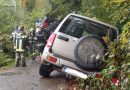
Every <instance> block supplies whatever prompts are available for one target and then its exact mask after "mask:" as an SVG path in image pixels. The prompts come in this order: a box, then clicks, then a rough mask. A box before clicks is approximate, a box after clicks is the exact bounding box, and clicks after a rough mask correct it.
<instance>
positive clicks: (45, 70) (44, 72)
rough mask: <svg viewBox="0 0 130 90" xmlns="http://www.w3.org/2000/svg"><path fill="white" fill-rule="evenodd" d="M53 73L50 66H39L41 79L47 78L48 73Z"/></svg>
mask: <svg viewBox="0 0 130 90" xmlns="http://www.w3.org/2000/svg"><path fill="white" fill-rule="evenodd" d="M52 71H53V67H52V65H45V64H41V65H40V68H39V74H40V75H41V76H43V77H49V76H50V73H51V72H52Z"/></svg>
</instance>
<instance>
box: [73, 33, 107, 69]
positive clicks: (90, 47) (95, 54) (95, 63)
mask: <svg viewBox="0 0 130 90" xmlns="http://www.w3.org/2000/svg"><path fill="white" fill-rule="evenodd" d="M88 42H89V43H88ZM106 51H107V45H106V43H105V41H104V40H103V39H102V38H100V37H99V36H96V35H91V34H88V35H86V36H84V37H82V38H80V39H79V41H78V42H77V44H76V46H75V48H74V56H75V59H76V61H75V64H76V65H77V66H78V67H80V68H82V69H84V70H94V71H95V70H96V71H97V70H101V69H102V68H103V63H102V62H101V60H100V58H101V57H102V56H103V55H104V54H105V52H106Z"/></svg>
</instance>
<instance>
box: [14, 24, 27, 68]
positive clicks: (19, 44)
mask: <svg viewBox="0 0 130 90" xmlns="http://www.w3.org/2000/svg"><path fill="white" fill-rule="evenodd" d="M27 45H28V44H27V37H26V33H25V32H24V26H20V27H19V28H18V31H17V32H16V50H15V66H16V67H18V66H19V64H20V60H21V62H22V64H21V65H22V66H23V67H24V66H26V62H25V53H26V48H27Z"/></svg>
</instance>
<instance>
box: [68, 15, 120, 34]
mask: <svg viewBox="0 0 130 90" xmlns="http://www.w3.org/2000/svg"><path fill="white" fill-rule="evenodd" d="M68 16H76V17H80V18H84V19H87V20H90V21H92V22H96V23H99V24H102V25H105V26H107V27H110V28H113V29H114V30H116V31H117V32H118V29H117V28H116V27H114V26H112V25H110V24H107V23H104V22H102V21H99V20H95V19H93V18H89V17H87V16H82V15H78V14H74V13H71V14H69V15H68Z"/></svg>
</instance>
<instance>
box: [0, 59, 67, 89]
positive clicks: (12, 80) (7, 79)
mask: <svg viewBox="0 0 130 90" xmlns="http://www.w3.org/2000/svg"><path fill="white" fill-rule="evenodd" d="M39 66H40V64H39V63H38V62H36V61H35V62H31V61H28V63H27V67H17V68H16V67H13V68H11V69H9V70H7V71H4V72H0V90H66V88H65V86H66V85H67V83H66V79H65V75H64V74H63V73H59V72H57V71H53V72H52V73H51V78H43V77H41V76H40V75H39V73H38V69H39Z"/></svg>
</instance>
